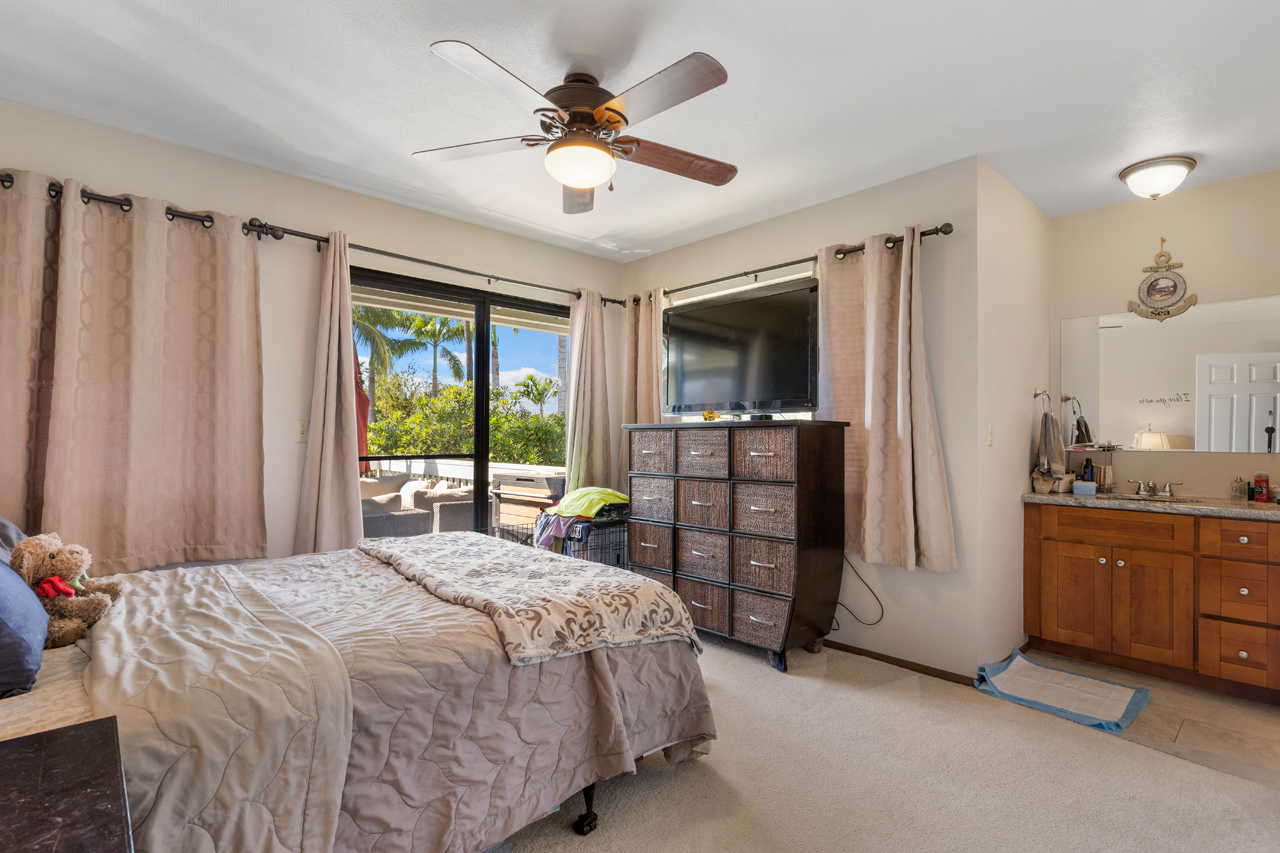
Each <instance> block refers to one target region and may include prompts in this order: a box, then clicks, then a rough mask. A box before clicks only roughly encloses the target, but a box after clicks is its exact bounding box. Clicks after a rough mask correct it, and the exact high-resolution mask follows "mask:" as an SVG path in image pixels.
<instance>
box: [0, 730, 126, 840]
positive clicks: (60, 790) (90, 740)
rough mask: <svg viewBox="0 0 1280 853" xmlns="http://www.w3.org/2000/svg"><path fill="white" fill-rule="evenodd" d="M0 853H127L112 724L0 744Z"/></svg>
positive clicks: (117, 750) (120, 767) (121, 778)
mask: <svg viewBox="0 0 1280 853" xmlns="http://www.w3.org/2000/svg"><path fill="white" fill-rule="evenodd" d="M0 767H3V768H4V772H3V773H2V774H0V814H3V815H6V817H5V818H4V820H3V821H0V850H3V851H8V850H22V851H25V853H46V851H48V853H52V851H55V850H56V851H57V853H79V851H84V853H133V836H132V835H131V833H130V829H129V801H128V799H127V798H126V797H125V789H124V766H123V765H122V764H121V762H120V738H119V735H118V733H117V732H116V718H115V717H106V718H104V719H101V720H90V721H89V722H87V723H77V724H75V725H73V726H64V727H62V728H60V729H50V730H49V731H47V732H37V733H36V734H33V735H25V736H23V737H18V738H13V739H12V740H6V741H0Z"/></svg>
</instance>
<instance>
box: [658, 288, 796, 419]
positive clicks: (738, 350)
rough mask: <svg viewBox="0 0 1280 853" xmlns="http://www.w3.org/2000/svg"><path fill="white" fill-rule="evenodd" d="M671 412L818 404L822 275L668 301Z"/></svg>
mask: <svg viewBox="0 0 1280 853" xmlns="http://www.w3.org/2000/svg"><path fill="white" fill-rule="evenodd" d="M662 325H663V334H664V337H665V340H666V349H667V380H666V402H665V407H666V411H668V412H672V413H680V412H701V411H705V410H706V409H712V410H715V411H718V412H782V411H807V410H811V409H814V408H816V407H817V403H818V337H817V332H818V282H817V281H816V280H815V279H806V280H804V281H801V282H794V281H792V282H786V283H785V284H781V285H775V286H772V287H764V288H761V289H759V290H752V291H750V292H748V293H739V294H733V295H730V296H726V297H722V298H718V299H708V300H706V301H699V302H696V303H692V304H689V305H681V306H677V307H675V308H668V309H667V310H666V312H665V313H664V315H663V324H662Z"/></svg>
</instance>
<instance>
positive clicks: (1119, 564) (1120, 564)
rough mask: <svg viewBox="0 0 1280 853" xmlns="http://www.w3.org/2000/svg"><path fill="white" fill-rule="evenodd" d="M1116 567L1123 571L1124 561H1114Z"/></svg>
mask: <svg viewBox="0 0 1280 853" xmlns="http://www.w3.org/2000/svg"><path fill="white" fill-rule="evenodd" d="M1116 565H1117V566H1119V567H1120V568H1122V569H1123V568H1124V560H1116Z"/></svg>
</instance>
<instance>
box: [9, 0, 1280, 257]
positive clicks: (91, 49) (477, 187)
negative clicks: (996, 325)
mask: <svg viewBox="0 0 1280 853" xmlns="http://www.w3.org/2000/svg"><path fill="white" fill-rule="evenodd" d="M4 7H5V9H6V13H5V15H4V26H3V32H2V33H0V45H2V46H0V96H2V97H6V98H10V99H13V100H17V101H22V102H24V103H28V104H33V105H35V106H40V107H46V108H48V109H52V110H57V111H59V112H63V113H68V114H71V115H74V116H79V117H82V118H86V119H90V120H93V121H97V122H101V123H103V124H108V125H113V126H115V127H119V128H124V129H127V130H131V131H135V132H138V133H142V134H145V135H147V136H152V137H156V138H158V139H164V140H168V141H171V142H176V143H180V144H182V145H187V146H191V147H193V148H198V149H202V150H205V151H209V152H213V153H216V154H221V155H224V156H227V157H232V158H235V159H237V160H242V161H246V162H250V163H255V164H258V165H261V166H266V167H269V168H272V169H277V170H280V171H283V172H288V173H291V174H294V175H299V176H302V177H305V178H311V179H313V180H317V181H321V182H324V183H327V184H332V185H335V186H340V187H345V188H349V189H353V190H357V191H359V192H363V193H367V194H369V195H373V196H378V197H381V198H386V199H390V200H394V201H398V202H402V203H404V204H408V205H412V206H414V207H419V208H423V209H426V210H431V211H435V212H438V213H442V214H444V215H446V216H452V217H455V218H458V219H463V220H466V221H470V222H476V223H479V224H483V225H487V226H490V227H492V228H497V229H500V230H503V231H509V232H512V233H515V234H522V235H525V236H528V237H532V238H535V239H538V240H542V241H544V242H547V243H552V244H556V245H561V246H566V247H569V248H573V249H578V250H580V251H584V252H589V253H592V254H596V255H600V256H602V257H607V258H613V259H616V260H622V261H627V260H633V259H635V258H639V257H644V256H645V255H647V254H650V253H653V252H659V251H663V250H665V249H669V248H672V247H674V246H679V245H682V244H685V243H689V242H692V241H694V240H698V239H702V238H704V237H708V236H711V235H714V234H718V233H722V232H724V231H727V230H730V229H732V228H736V227H740V226H742V225H746V224H749V223H752V222H758V221H760V220H763V219H767V218H769V217H772V216H777V215H779V214H782V213H785V212H788V211H791V210H796V209H799V208H802V207H807V206H809V205H813V204H816V203H819V202H822V201H826V200H829V199H832V198H836V197H839V196H842V195H846V194H848V193H851V192H854V191H856V190H859V189H863V188H865V187H869V186H874V185H876V184H879V183H883V182H884V181H887V180H891V179H893V178H897V177H901V176H903V175H908V174H911V173H914V172H918V171H921V170H923V169H927V168H929V167H932V166H937V165H941V164H943V163H948V162H951V161H954V160H958V159H960V158H963V157H967V156H970V155H973V154H978V155H980V156H982V157H983V159H985V160H986V161H987V162H988V163H989V164H990V165H991V166H992V167H994V168H995V169H996V170H997V171H999V172H1000V173H1001V174H1002V175H1004V176H1005V177H1006V178H1008V179H1009V180H1010V181H1011V182H1012V183H1013V184H1014V185H1015V186H1017V187H1018V188H1019V189H1021V190H1022V191H1023V192H1024V193H1026V194H1027V196H1029V197H1030V198H1031V199H1032V201H1034V202H1035V203H1036V204H1038V205H1039V206H1040V207H1041V208H1042V209H1044V210H1045V212H1047V213H1048V214H1050V215H1051V216H1061V215H1063V214H1068V213H1074V212H1078V211H1081V210H1088V209H1091V208H1094V207H1099V206H1102V205H1107V204H1114V203H1116V202H1122V201H1126V200H1130V199H1132V196H1131V195H1129V193H1128V191H1127V190H1126V189H1125V188H1124V186H1123V185H1122V184H1121V183H1120V182H1119V181H1118V180H1117V179H1116V177H1115V175H1116V172H1118V171H1119V169H1120V168H1121V167H1123V166H1125V165H1127V164H1128V163H1131V162H1133V161H1136V160H1140V159H1144V158H1147V157H1152V156H1157V155H1162V154H1171V153H1179V154H1190V155H1192V156H1194V157H1196V158H1197V159H1198V160H1199V161H1200V167H1199V168H1198V169H1196V171H1195V172H1194V173H1193V174H1192V175H1191V177H1190V178H1189V179H1188V181H1187V183H1186V184H1185V185H1186V186H1194V185H1196V184H1201V183H1210V182H1213V181H1219V180H1223V179H1225V178H1231V177H1237V176H1240V175H1246V174H1251V173H1254V172H1259V171H1263V170H1266V169H1274V168H1277V167H1280V85H1277V82H1278V81H1280V50H1276V48H1275V38H1276V36H1277V34H1278V33H1280V3H1275V2H1266V1H1265V0H1264V1H1263V2H1245V0H1232V2H1228V3H1206V2H1193V1H1192V0H1182V2H1177V1H1176V0H1164V2H1147V1H1146V0H1141V2H1139V0H1126V2H1119V3H1118V2H1115V0H1105V2H1104V0H1088V1H1087V2H1070V3H1046V2H1027V0H987V2H956V0H914V2H911V3H886V2H883V0H877V2H851V0H840V2H833V0H790V2H778V0H696V2H688V0H648V2H645V0H558V1H557V2H535V0H447V2H421V0H417V1H416V2H415V0H363V2H362V0H268V2H263V0H255V2H245V0H223V1H222V2H209V0H205V2H195V0H184V2H173V0H168V2H165V0H132V2H129V0H60V2H56V3H55V2H16V0H11V2H7V3H5V4H4ZM439 39H459V40H462V41H466V42H470V43H471V44H473V45H475V46H476V47H477V48H479V49H480V50H481V51H482V52H484V53H486V54H488V55H489V56H491V57H492V58H494V59H495V60H497V61H498V62H500V63H501V64H503V65H504V66H505V67H506V68H507V69H509V70H510V71H512V72H513V73H514V74H516V75H517V76H519V77H521V78H523V79H524V80H525V81H527V82H528V83H530V84H531V85H532V86H533V87H534V88H535V89H539V90H545V89H548V88H550V87H551V86H553V85H556V84H557V83H559V82H560V81H561V80H562V79H563V76H564V73H565V71H566V70H568V69H569V68H574V69H576V70H583V71H587V72H590V73H592V74H595V75H596V76H598V77H599V78H600V80H601V84H602V85H603V86H605V88H608V89H611V90H612V91H614V92H618V91H620V90H622V89H625V88H627V87H629V86H631V85H633V84H635V83H636V82H638V81H640V80H641V79H643V78H645V77H648V76H649V75H650V74H653V73H654V72H656V71H658V70H659V69H661V68H664V67H665V66H667V65H669V64H670V63H672V62H674V61H676V60H677V59H680V58H681V57H683V56H685V55H687V54H689V53H691V52H693V51H704V52H706V53H709V54H711V55H712V56H714V57H716V59H718V60H719V61H720V62H721V63H722V64H723V65H724V66H725V68H726V69H727V70H728V72H729V82H728V83H727V84H725V85H724V86H722V87H720V88H719V89H716V90H714V91H712V92H710V93H708V94H706V95H703V96H701V97H699V98H697V99H696V100H694V101H691V102H689V103H686V104H683V105H681V106H679V107H676V108H674V109H672V110H671V111H669V112H667V113H664V114H662V115H660V116H657V117H655V118H653V119H651V120H649V121H647V122H644V123H643V124H640V125H638V126H637V128H636V129H635V131H634V132H635V135H637V136H640V137H642V138H650V139H653V140H654V141H656V142H662V143H665V144H668V145H674V146H676V147H679V148H685V149H687V150H691V151H695V152H697V153H700V154H705V155H707V156H709V157H714V158H716V159H721V160H725V161H728V162H730V163H733V164H735V165H737V166H738V167H739V170H740V171H739V173H738V177H737V178H736V179H735V180H734V181H733V182H732V183H730V184H729V185H728V186H725V187H721V188H716V187H709V186H706V185H703V184H699V183H695V182H693V181H689V180H684V179H681V178H677V177H674V176H672V175H668V174H666V173H663V172H657V171H654V170H650V169H646V168H644V167H642V166H637V165H634V164H629V163H622V164H621V165H620V166H619V169H618V174H617V175H616V177H615V181H614V183H615V187H616V192H613V193H608V192H603V191H597V194H596V199H597V200H596V209H595V210H594V211H593V212H591V213H588V214H585V215H578V216H566V215H565V214H563V213H561V212H560V188H559V185H558V184H556V183H555V182H554V181H553V180H552V178H551V177H550V176H549V175H548V174H547V173H546V171H545V169H544V168H543V167H542V164H541V162H540V155H539V153H537V152H532V151H529V152H515V153H511V154H502V155H495V156H492V157H486V158H482V159H477V160H472V161H464V162H455V163H446V164H440V165H436V166H425V165H423V164H420V163H418V162H416V161H414V160H413V159H411V158H410V157H409V153H410V152H411V151H415V150H418V149H422V148H432V147H437V146H443V145H453V144H459V143H464V142H472V141H478V140H482V139H490V138H494V137H502V136H515V135H520V134H525V133H531V132H533V131H535V130H536V127H537V124H536V121H535V120H534V119H533V118H532V117H530V116H527V115H522V114H521V112H520V111H519V109H518V108H517V107H515V106H514V105H512V104H510V103H509V102H507V101H506V100H505V99H504V98H502V97H501V96H499V95H497V94H494V93H492V92H490V91H489V90H487V89H486V88H485V87H484V86H483V85H482V84H480V83H478V82H476V81H475V80H473V79H471V78H470V77H468V76H466V75H465V74H463V73H462V72H460V71H458V70H456V69H455V68H453V67H452V66H451V65H449V64H448V63H446V62H445V61H443V60H441V59H439V58H437V57H436V56H434V55H433V54H432V53H431V52H430V50H429V49H428V45H429V44H430V43H431V42H433V41H436V40H439ZM2 146H3V135H2V130H0V153H2ZM18 165H20V164H18ZM891 225H893V223H886V225H885V227H886V228H888V227H890V226H891Z"/></svg>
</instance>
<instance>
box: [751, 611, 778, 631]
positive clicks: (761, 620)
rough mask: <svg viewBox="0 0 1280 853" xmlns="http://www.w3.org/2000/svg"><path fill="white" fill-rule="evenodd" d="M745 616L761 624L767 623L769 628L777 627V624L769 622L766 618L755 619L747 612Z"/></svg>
mask: <svg viewBox="0 0 1280 853" xmlns="http://www.w3.org/2000/svg"><path fill="white" fill-rule="evenodd" d="M747 618H748V619H750V620H751V621H752V622H759V623H760V624H761V625H768V626H769V627H770V628H776V627H778V626H777V625H775V624H774V623H773V622H770V621H769V620H768V619H757V618H756V617H754V616H751V615H749V614H748V616H747Z"/></svg>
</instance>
